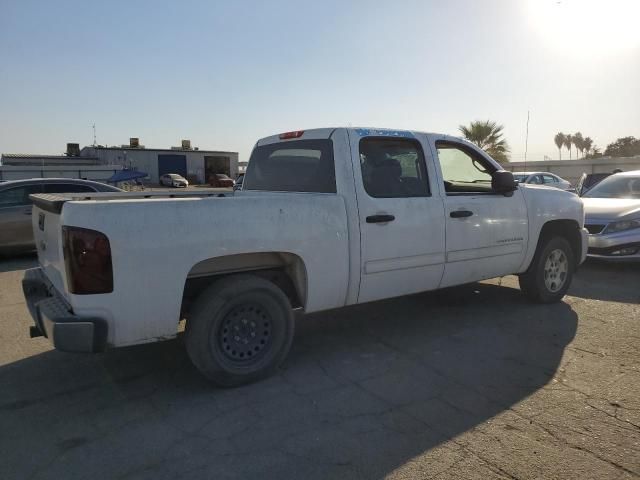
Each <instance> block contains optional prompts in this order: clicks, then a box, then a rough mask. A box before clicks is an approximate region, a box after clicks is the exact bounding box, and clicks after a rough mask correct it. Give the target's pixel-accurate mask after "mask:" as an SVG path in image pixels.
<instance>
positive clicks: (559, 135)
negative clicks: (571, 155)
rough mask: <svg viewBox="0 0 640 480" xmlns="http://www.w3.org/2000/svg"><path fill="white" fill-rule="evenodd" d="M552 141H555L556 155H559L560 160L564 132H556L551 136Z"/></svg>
mask: <svg viewBox="0 0 640 480" xmlns="http://www.w3.org/2000/svg"><path fill="white" fill-rule="evenodd" d="M553 141H554V142H555V144H556V147H558V155H560V160H562V145H564V133H562V132H558V133H556V136H555V137H553Z"/></svg>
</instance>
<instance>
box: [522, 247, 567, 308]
mask: <svg viewBox="0 0 640 480" xmlns="http://www.w3.org/2000/svg"><path fill="white" fill-rule="evenodd" d="M542 242H543V243H541V245H539V246H538V249H537V251H536V254H535V255H534V257H533V260H532V262H531V265H530V266H529V269H528V270H527V271H526V272H525V273H523V274H521V275H520V278H519V280H520V290H522V292H523V293H524V294H525V295H526V296H527V298H529V299H530V300H532V301H534V302H537V303H554V302H559V301H560V300H562V298H563V297H564V296H565V294H566V293H567V290H569V287H570V286H571V280H572V278H573V272H574V271H575V256H574V253H573V250H572V249H571V245H569V242H568V241H567V240H566V239H565V238H564V237H551V238H548V239H542Z"/></svg>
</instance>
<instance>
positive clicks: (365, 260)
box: [350, 130, 445, 302]
mask: <svg viewBox="0 0 640 480" xmlns="http://www.w3.org/2000/svg"><path fill="white" fill-rule="evenodd" d="M371 133H373V134H371ZM350 144H351V151H352V160H353V170H354V175H355V190H356V196H357V201H358V212H359V213H358V216H359V224H360V248H361V266H360V276H361V277H360V278H361V281H360V292H359V296H358V301H359V302H368V301H372V300H378V299H382V298H388V297H394V296H398V295H405V294H409V293H415V292H420V291H425V290H432V289H436V288H438V285H439V284H440V279H441V277H442V273H443V270H444V247H445V237H444V232H445V226H444V207H443V202H442V199H441V198H439V197H438V196H434V195H433V194H432V191H433V185H432V184H431V179H434V178H435V171H434V168H433V161H432V159H431V158H430V153H429V150H428V149H425V148H423V145H422V144H421V143H420V142H419V141H418V140H417V139H416V138H415V137H414V136H413V134H411V133H410V132H389V131H377V132H370V131H368V130H355V131H353V130H352V131H350Z"/></svg>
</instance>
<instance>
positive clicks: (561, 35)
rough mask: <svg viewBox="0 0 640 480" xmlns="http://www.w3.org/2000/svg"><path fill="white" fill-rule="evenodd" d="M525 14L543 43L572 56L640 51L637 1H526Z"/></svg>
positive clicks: (639, 15)
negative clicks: (565, 51)
mask: <svg viewBox="0 0 640 480" xmlns="http://www.w3.org/2000/svg"><path fill="white" fill-rule="evenodd" d="M527 14H528V18H529V21H530V22H531V25H532V27H533V28H534V29H535V30H536V31H537V32H538V34H539V35H540V36H541V37H542V39H543V41H544V43H546V44H547V45H548V46H550V47H551V48H553V49H557V50H570V51H571V53H572V55H579V54H580V52H583V53H584V54H585V55H593V54H603V53H607V52H610V53H616V52H619V51H622V50H629V49H640V28H638V19H639V18H640V0H528V2H527ZM639 54H640V52H639Z"/></svg>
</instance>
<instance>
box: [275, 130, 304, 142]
mask: <svg viewBox="0 0 640 480" xmlns="http://www.w3.org/2000/svg"><path fill="white" fill-rule="evenodd" d="M302 135H304V130H296V131H295V132H285V133H281V134H280V140H289V139H290V138H300V137H301V136H302Z"/></svg>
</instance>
